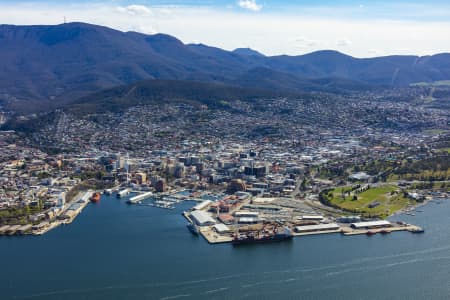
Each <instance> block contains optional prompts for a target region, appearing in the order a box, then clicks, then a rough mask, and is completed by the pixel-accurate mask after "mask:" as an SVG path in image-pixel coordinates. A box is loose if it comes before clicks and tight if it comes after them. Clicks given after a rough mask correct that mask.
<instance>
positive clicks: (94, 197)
mask: <svg viewBox="0 0 450 300" xmlns="http://www.w3.org/2000/svg"><path fill="white" fill-rule="evenodd" d="M100 198H101V195H100V193H98V192H95V193H93V194H92V196H91V201H92V202H94V203H96V202H99V201H100Z"/></svg>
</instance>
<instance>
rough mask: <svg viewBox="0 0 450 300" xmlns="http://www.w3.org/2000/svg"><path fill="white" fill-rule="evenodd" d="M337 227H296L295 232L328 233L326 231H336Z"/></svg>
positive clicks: (321, 225) (330, 225)
mask: <svg viewBox="0 0 450 300" xmlns="http://www.w3.org/2000/svg"><path fill="white" fill-rule="evenodd" d="M338 229H339V225H338V224H336V223H331V224H319V225H306V226H296V227H295V231H296V232H299V233H301V232H316V231H328V230H338Z"/></svg>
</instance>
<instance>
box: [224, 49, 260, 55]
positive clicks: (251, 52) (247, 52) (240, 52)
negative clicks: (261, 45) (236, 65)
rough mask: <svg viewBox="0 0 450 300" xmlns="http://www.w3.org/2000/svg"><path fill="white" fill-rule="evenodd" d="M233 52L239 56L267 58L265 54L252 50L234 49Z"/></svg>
mask: <svg viewBox="0 0 450 300" xmlns="http://www.w3.org/2000/svg"><path fill="white" fill-rule="evenodd" d="M232 52H233V53H234V54H237V55H247V56H265V55H264V54H262V53H259V52H258V51H256V50H253V49H250V48H237V49H234V50H233V51H232Z"/></svg>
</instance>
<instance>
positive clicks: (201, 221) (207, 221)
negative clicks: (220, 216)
mask: <svg viewBox="0 0 450 300" xmlns="http://www.w3.org/2000/svg"><path fill="white" fill-rule="evenodd" d="M191 218H192V219H193V221H194V222H195V223H196V224H197V225H199V226H211V225H214V224H216V221H215V220H214V219H213V218H212V217H211V216H210V215H209V214H208V213H206V212H204V211H202V210H194V211H193V212H192V213H191Z"/></svg>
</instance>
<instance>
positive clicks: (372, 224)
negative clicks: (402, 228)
mask: <svg viewBox="0 0 450 300" xmlns="http://www.w3.org/2000/svg"><path fill="white" fill-rule="evenodd" d="M350 226H351V227H352V228H353V229H370V228H383V227H391V226H392V224H391V222H389V221H386V220H381V221H370V222H359V223H352V224H350Z"/></svg>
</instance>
